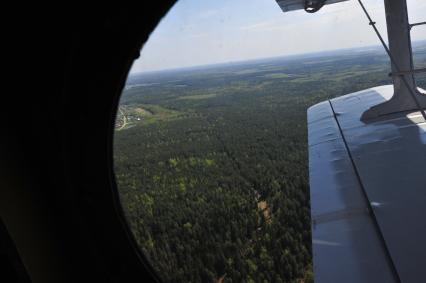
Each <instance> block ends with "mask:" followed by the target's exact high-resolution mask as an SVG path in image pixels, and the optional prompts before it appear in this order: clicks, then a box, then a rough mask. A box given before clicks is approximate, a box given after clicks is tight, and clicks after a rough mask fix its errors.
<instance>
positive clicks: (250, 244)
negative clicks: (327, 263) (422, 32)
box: [114, 42, 426, 282]
mask: <svg viewBox="0 0 426 283" xmlns="http://www.w3.org/2000/svg"><path fill="white" fill-rule="evenodd" d="M415 61H416V64H417V67H425V66H426V43H425V42H423V43H419V44H417V45H416V48H415ZM389 72H390V70H389V60H388V58H387V57H386V56H385V55H384V52H383V51H382V50H381V49H380V48H369V49H355V50H342V51H336V52H328V53H321V54H312V55H305V56H294V57H288V58H273V59H264V60H257V61H249V62H241V63H234V64H222V65H215V66H207V67H197V68H191V69H182V70H171V71H163V72H155V73H145V74H135V75H131V76H130V77H129V78H128V82H127V86H126V89H125V90H124V92H123V95H122V99H121V103H120V108H119V111H118V115H117V123H116V134H115V153H114V155H115V170H116V176H117V182H118V188H119V192H120V195H121V201H122V203H123V206H124V209H125V213H126V216H127V218H128V221H129V224H130V225H131V228H132V231H133V232H134V234H135V237H136V239H137V241H138V243H139V245H140V247H141V248H142V250H143V251H144V253H145V255H146V257H147V258H148V259H149V260H150V262H151V264H152V265H153V267H154V268H155V269H156V270H157V271H158V272H159V274H161V276H162V278H163V279H164V281H166V282H300V281H301V280H303V281H304V282H310V281H312V271H311V235H310V217H309V216H310V212H309V185H308V155H307V126H306V110H307V108H308V107H309V106H311V105H313V104H316V103H318V102H320V101H324V100H326V99H329V98H332V97H336V96H340V95H344V94H347V93H351V92H354V91H358V90H362V89H366V88H370V87H374V86H378V85H383V84H390V83H391V80H390V78H389V77H388V73H389ZM418 83H419V85H420V86H424V87H426V76H422V77H421V76H418Z"/></svg>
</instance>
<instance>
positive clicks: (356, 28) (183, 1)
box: [131, 0, 426, 73]
mask: <svg viewBox="0 0 426 283" xmlns="http://www.w3.org/2000/svg"><path fill="white" fill-rule="evenodd" d="M363 3H364V5H365V6H366V8H367V10H368V11H369V12H370V14H371V16H372V18H373V20H374V21H376V22H377V26H378V28H379V30H380V31H381V33H382V35H383V36H384V37H385V38H387V37H386V22H385V13H384V6H383V0H363ZM407 3H408V10H409V18H410V22H411V23H414V22H423V21H425V20H426V1H425V0H407ZM411 36H412V40H414V41H415V40H424V39H426V26H419V27H415V28H413V30H412V34H411ZM379 43H380V42H379V41H378V39H377V37H376V35H375V33H374V31H373V30H372V28H371V27H370V26H369V25H368V20H367V19H366V17H365V15H364V14H363V12H362V10H361V8H360V6H359V4H358V1H356V0H349V1H346V2H341V3H336V4H331V5H326V6H324V7H323V8H322V9H321V10H320V11H319V12H317V13H314V14H308V13H306V12H305V11H294V12H288V13H283V12H282V11H281V9H280V8H279V6H278V4H276V2H275V0H214V1H211V0H179V1H178V2H177V3H176V4H175V5H174V6H173V7H172V8H171V9H170V11H169V12H168V13H167V14H166V16H165V17H164V18H163V19H162V20H161V21H160V23H159V25H158V26H157V28H156V29H155V30H154V31H153V32H152V33H151V35H150V37H149V39H148V41H147V42H146V43H145V45H144V46H143V48H142V50H141V56H140V58H139V59H138V60H136V61H135V62H134V64H133V67H132V70H131V73H138V72H149V71H156V70H165V69H175V68H182V67H190V66H199V65H208V64H216V63H229V62H236V61H244V60H250V59H257V58H267V57H276V56H286V55H294V54H303V53H311V52H319V51H324V50H334V49H341V48H352V47H362V46H370V45H378V44H379Z"/></svg>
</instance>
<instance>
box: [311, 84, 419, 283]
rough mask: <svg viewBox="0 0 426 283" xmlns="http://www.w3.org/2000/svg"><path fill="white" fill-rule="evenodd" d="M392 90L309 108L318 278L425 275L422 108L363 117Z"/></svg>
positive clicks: (406, 278)
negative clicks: (365, 118)
mask: <svg viewBox="0 0 426 283" xmlns="http://www.w3.org/2000/svg"><path fill="white" fill-rule="evenodd" d="M393 92H394V88H393V86H392V85H389V86H381V87H376V88H372V89H368V90H365V91H361V92H356V93H353V94H349V95H345V96H342V97H339V98H335V99H332V100H329V101H325V102H322V103H319V104H317V105H314V106H312V107H311V108H310V109H309V110H308V128H309V171H310V188H311V216H312V242H313V260H314V274H315V282H419V279H421V278H423V279H424V278H426V268H424V267H426V243H425V241H424V239H426V221H425V220H424V216H425V215H426V169H425V168H426V122H425V120H424V119H423V117H422V115H421V113H420V112H415V111H411V112H399V113H397V114H390V115H387V116H386V118H385V119H375V120H372V121H370V122H368V123H364V122H362V121H361V115H362V114H363V113H364V112H365V111H366V110H368V109H369V108H370V107H371V106H374V105H377V104H379V103H382V102H384V101H386V100H389V99H390V98H391V97H392V95H393ZM423 279H421V280H423Z"/></svg>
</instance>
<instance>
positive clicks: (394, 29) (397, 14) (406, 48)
mask: <svg viewBox="0 0 426 283" xmlns="http://www.w3.org/2000/svg"><path fill="white" fill-rule="evenodd" d="M358 2H359V4H360V5H361V8H362V10H363V11H364V13H365V15H366V16H367V18H368V20H369V24H370V25H371V26H372V27H373V29H374V31H375V33H376V35H377V37H378V38H379V40H380V42H381V43H382V45H383V47H384V49H385V51H386V53H387V54H388V56H389V58H390V60H391V63H392V73H391V74H392V77H393V81H394V89H395V90H394V91H395V92H394V96H393V97H392V98H391V99H390V100H389V101H387V102H385V103H382V104H379V105H376V106H374V107H372V108H370V109H369V110H367V111H366V112H364V114H363V115H362V120H368V119H371V118H377V117H379V116H383V115H386V114H391V113H395V112H401V111H407V110H414V109H417V110H419V111H420V113H421V114H422V116H423V119H424V120H425V121H426V113H425V110H424V108H426V96H424V95H421V94H420V92H419V91H418V90H417V87H416V82H415V80H414V76H413V74H414V73H419V72H424V69H418V70H414V68H413V56H412V51H411V39H410V30H411V28H412V27H414V26H418V25H423V24H425V22H422V23H417V24H412V25H410V24H409V23H408V14H407V2H406V0H388V1H385V8H386V22H387V25H388V35H389V43H390V44H389V45H390V48H389V47H388V46H387V45H386V43H385V41H384V40H383V37H382V36H381V34H380V32H379V30H378V29H377V27H376V22H374V21H373V20H372V19H371V17H370V14H369V13H368V11H367V9H366V8H365V6H364V4H363V3H362V1H361V0H358ZM401 22H402V23H403V26H402V27H401ZM404 23H405V24H406V25H405V26H404ZM391 49H393V50H392V51H393V52H391ZM401 66H403V67H404V68H407V67H408V68H409V70H401V68H400V67H401ZM401 82H402V84H401ZM410 96H411V99H410Z"/></svg>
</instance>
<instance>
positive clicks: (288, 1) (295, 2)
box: [276, 0, 348, 12]
mask: <svg viewBox="0 0 426 283" xmlns="http://www.w3.org/2000/svg"><path fill="white" fill-rule="evenodd" d="M316 1H317V0H306V1H305V0H276V2H277V3H278V5H279V6H280V8H281V10H282V11H283V12H289V11H295V10H303V9H305V5H306V4H309V3H310V2H312V3H315V2H316ZM343 1H348V0H327V1H325V5H327V4H334V3H338V2H343Z"/></svg>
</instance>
